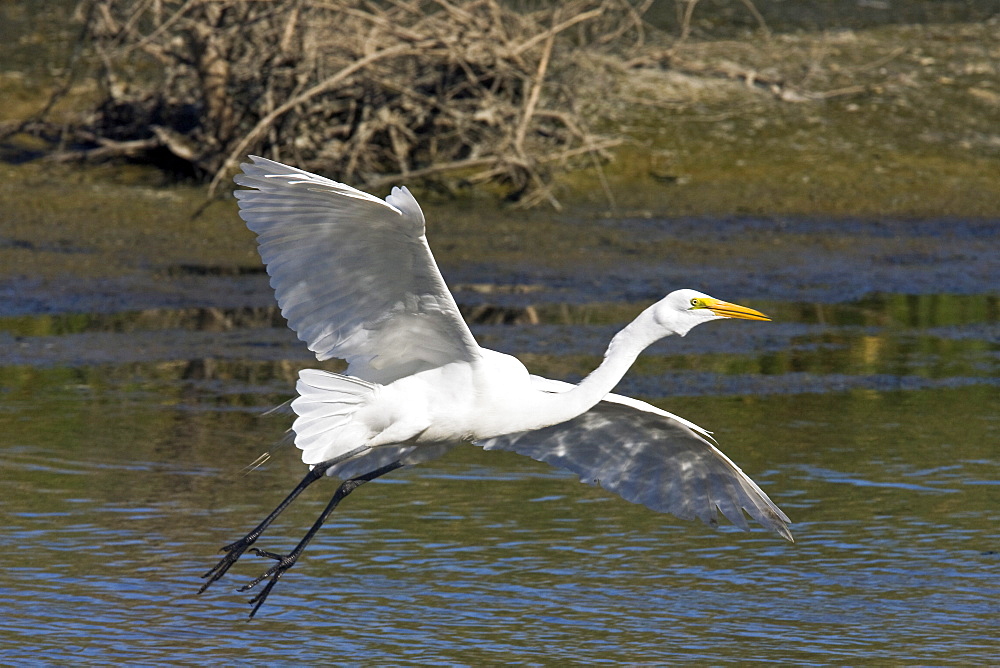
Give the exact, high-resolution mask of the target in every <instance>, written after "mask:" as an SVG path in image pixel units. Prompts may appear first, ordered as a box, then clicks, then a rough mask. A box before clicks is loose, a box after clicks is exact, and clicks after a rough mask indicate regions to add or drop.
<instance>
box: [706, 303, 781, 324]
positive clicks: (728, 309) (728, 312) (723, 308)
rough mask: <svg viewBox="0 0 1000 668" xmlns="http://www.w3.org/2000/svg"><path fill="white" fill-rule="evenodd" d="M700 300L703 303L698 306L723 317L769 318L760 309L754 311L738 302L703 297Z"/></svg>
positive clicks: (744, 318)
mask: <svg viewBox="0 0 1000 668" xmlns="http://www.w3.org/2000/svg"><path fill="white" fill-rule="evenodd" d="M701 301H702V302H703V303H702V304H701V305H700V306H699V307H698V308H707V309H708V310H709V311H711V312H712V313H714V314H715V315H720V316H722V317H723V318H741V319H743V320H770V318H768V317H767V316H766V315H764V314H763V313H761V312H760V311H755V310H753V309H752V308H747V307H746V306H740V305H739V304H731V303H729V302H724V301H722V300H721V299H703V300H701Z"/></svg>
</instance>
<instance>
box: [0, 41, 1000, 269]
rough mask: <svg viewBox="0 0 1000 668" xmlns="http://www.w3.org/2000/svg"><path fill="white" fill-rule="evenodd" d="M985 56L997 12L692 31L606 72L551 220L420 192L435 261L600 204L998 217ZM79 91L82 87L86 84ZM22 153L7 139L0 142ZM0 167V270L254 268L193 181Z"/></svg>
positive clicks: (551, 232) (642, 209)
mask: <svg viewBox="0 0 1000 668" xmlns="http://www.w3.org/2000/svg"><path fill="white" fill-rule="evenodd" d="M720 63H721V64H722V67H720V66H719V64H720ZM997 63H1000V23H998V22H997V21H993V22H987V23H984V24H950V25H930V26H887V27H879V28H873V29H868V30H863V31H836V32H819V33H816V32H813V33H798V34H791V35H778V36H774V37H772V38H770V39H766V40H765V39H757V40H740V41H700V42H695V41H691V42H688V43H686V44H684V45H683V46H682V47H681V48H680V49H675V50H674V51H673V52H671V53H669V54H667V53H664V54H662V58H661V59H659V60H658V59H656V58H653V59H652V60H648V61H646V62H644V63H640V64H637V65H635V66H632V67H623V66H621V65H614V66H608V67H606V68H605V70H604V71H605V72H606V76H607V78H608V79H607V82H606V83H607V86H608V89H609V90H610V91H612V94H609V96H608V98H607V99H606V100H599V101H589V102H588V103H587V104H588V107H589V111H588V113H589V114H590V115H591V117H592V118H593V119H594V120H593V123H594V124H595V126H598V125H599V126H602V127H601V130H602V131H603V132H608V133H615V134H617V135H619V136H622V137H624V138H626V142H625V143H624V144H623V145H622V146H621V147H620V148H618V149H616V152H615V153H614V154H613V160H612V161H611V162H609V163H608V164H606V165H605V166H604V168H603V171H604V175H605V181H604V183H602V181H601V179H599V178H598V175H597V172H595V171H594V170H592V169H591V170H580V171H575V172H570V173H568V174H566V175H563V176H560V177H558V179H557V182H556V184H557V185H556V190H555V192H556V194H557V196H558V198H559V200H560V201H561V202H562V203H563V204H564V205H565V206H566V211H564V212H563V213H562V214H557V215H554V214H553V213H552V212H551V211H550V210H537V211H534V212H531V213H530V214H528V215H527V218H526V217H525V214H523V213H518V214H517V215H513V214H511V212H509V211H506V210H505V209H504V206H503V205H502V204H500V203H499V202H498V201H497V200H496V199H493V198H492V197H491V196H489V195H483V194H478V195H474V194H472V193H470V192H468V191H462V190H461V189H460V190H459V191H458V192H459V193H460V199H459V200H458V201H456V200H453V199H450V198H449V199H443V198H441V197H440V196H438V195H436V194H435V193H430V192H424V193H421V192H419V190H418V193H417V194H418V196H419V197H420V198H421V200H422V201H423V202H425V203H426V204H427V205H428V208H430V209H431V210H432V211H431V212H430V215H431V220H432V228H433V230H432V233H433V234H434V237H435V248H436V250H437V252H438V254H439V256H440V257H441V259H442V260H444V261H448V260H449V259H453V260H457V261H461V260H465V259H473V258H476V257H482V256H483V255H484V254H486V253H489V254H490V256H491V257H496V256H497V255H498V254H499V255H504V254H509V255H510V258H511V259H512V260H516V259H517V258H518V257H519V256H522V255H523V253H525V252H530V251H531V249H537V248H538V243H544V244H545V245H546V247H547V248H550V249H551V250H552V252H553V253H556V254H558V253H566V254H568V255H574V254H579V253H580V252H582V251H580V249H578V248H576V245H575V242H574V241H573V237H574V236H577V235H574V234H573V233H572V231H570V230H564V229H561V227H562V226H563V225H564V224H571V225H573V226H576V228H585V227H586V226H588V225H589V223H587V222H586V221H587V220H588V219H593V218H597V217H601V216H603V215H607V214H608V212H613V213H616V214H619V215H650V216H688V215H703V214H705V215H734V214H735V215H740V214H751V215H806V216H838V217H852V216H861V217H872V216H892V217H952V216H954V217H990V218H991V217H1000V71H998V70H1000V65H997ZM0 85H2V87H3V89H4V90H3V91H2V93H3V95H4V96H5V98H7V99H11V100H16V101H17V105H16V106H14V105H12V106H11V107H8V108H7V109H6V110H5V111H2V112H0V113H2V114H4V115H5V118H4V119H0V120H9V119H10V118H11V116H10V114H11V113H12V111H11V110H12V109H13V110H15V111H17V112H18V113H23V112H24V111H25V110H26V109H29V108H31V107H32V106H33V105H35V104H41V103H42V101H43V100H44V96H45V87H44V86H41V85H39V84H38V82H37V81H36V80H32V79H30V78H24V77H16V76H11V75H9V74H8V75H6V76H4V77H3V78H2V79H0ZM75 94H76V95H79V96H87V95H89V94H91V91H90V90H89V89H88V86H87V84H86V83H83V84H81V85H80V89H79V91H78V92H77V93H75ZM72 100H73V94H71V95H70V96H69V98H67V101H66V102H64V104H65V105H66V108H67V109H68V108H71V107H72ZM582 102H586V101H582ZM31 148H33V147H32V146H31V144H30V141H28V140H26V139H25V138H23V137H15V138H13V139H12V140H10V141H9V142H8V143H7V145H6V146H5V147H4V151H5V152H6V153H7V155H8V156H12V155H15V154H20V153H19V152H20V151H21V150H22V149H31ZM0 176H2V179H0V202H2V206H3V210H4V214H3V219H2V221H0V267H2V270H0V273H2V274H3V275H5V276H7V277H17V276H41V277H45V276H56V275H75V276H94V277H99V276H113V275H119V274H122V273H129V272H132V271H148V270H153V271H160V270H164V269H165V268H169V267H172V266H176V265H179V264H185V263H190V264H203V265H211V266H219V265H221V266H256V265H257V263H258V259H257V258H256V256H255V254H254V251H253V243H252V236H251V235H250V234H249V233H248V232H247V231H246V230H245V228H244V227H243V225H242V223H241V221H240V220H239V219H238V217H237V216H236V215H235V207H234V205H233V203H232V201H231V200H229V199H228V198H224V199H222V200H218V201H214V202H211V203H207V204H206V202H205V200H204V189H203V187H201V186H198V185H192V184H187V185H184V184H181V185H178V184H171V183H170V182H169V180H168V179H167V177H166V176H164V175H163V174H161V173H159V172H158V171H156V170H154V169H151V168H144V167H135V166H125V167H123V166H120V165H118V166H116V165H103V166H87V167H81V166H78V165H69V164H67V165H56V164H52V163H48V162H45V161H43V160H32V161H27V162H24V163H21V164H13V163H7V164H2V165H0ZM605 185H606V186H607V189H606V188H605ZM608 191H609V192H610V195H611V197H610V200H609V197H608V196H607V192H608ZM463 193H464V194H463ZM463 197H464V199H462V198H463ZM609 201H610V202H613V206H612V205H611V204H609ZM526 221H527V222H528V223H529V224H526ZM487 227H488V229H489V230H490V234H483V233H482V230H483V229H487ZM529 228H530V229H529ZM578 231H579V229H578ZM508 236H509V237H510V238H512V239H514V241H511V242H510V243H509V244H507V245H506V246H505V242H504V239H505V238H507V237H508ZM560 238H562V239H565V242H564V244H565V248H563V247H562V245H563V244H560V243H559V242H556V241H553V240H555V239H560ZM508 246H509V247H508ZM587 252H588V253H592V252H593V249H588V250H587Z"/></svg>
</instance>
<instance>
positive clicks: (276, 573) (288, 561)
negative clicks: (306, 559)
mask: <svg viewBox="0 0 1000 668" xmlns="http://www.w3.org/2000/svg"><path fill="white" fill-rule="evenodd" d="M251 551H252V552H253V553H254V554H256V555H257V556H259V557H267V558H268V559H274V560H275V561H277V562H278V563H276V564H275V565H274V566H271V567H270V568H269V569H267V570H266V571H264V573H263V574H262V575H261V576H260V577H258V578H256V579H254V580H253V581H251V582H249V583H247V584H245V585H244V586H242V587H240V591H242V592H246V591H250V590H251V589H253V588H254V587H256V586H257V585H259V584H260V583H261V582H263V581H264V580H267V581H268V582H267V584H266V585H264V588H263V589H261V590H260V592H258V593H257V595H256V596H254V597H253V598H252V599H250V601H249V603H250V605H252V606H253V610H251V611H250V617H253V616H254V615H256V614H257V610H259V609H260V606H262V605H264V601H265V600H266V599H267V595H268V594H270V593H271V590H272V589H273V588H274V585H276V584H278V580H280V579H281V576H282V575H284V574H285V571H287V570H288V569H289V568H291V567H292V566H294V565H295V562H296V561H298V558H299V554H300V552H299V551H297V550H293V551H292V552H290V553H289V554H276V553H274V552H266V551H264V550H259V549H257V548H256V547H255V548H253V550H251Z"/></svg>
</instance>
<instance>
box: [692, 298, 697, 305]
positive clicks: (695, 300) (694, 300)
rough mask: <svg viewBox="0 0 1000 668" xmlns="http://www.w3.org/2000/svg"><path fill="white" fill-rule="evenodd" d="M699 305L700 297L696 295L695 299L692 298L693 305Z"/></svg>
mask: <svg viewBox="0 0 1000 668" xmlns="http://www.w3.org/2000/svg"><path fill="white" fill-rule="evenodd" d="M697 305H698V298H697V297H695V298H694V299H692V300H691V306H697Z"/></svg>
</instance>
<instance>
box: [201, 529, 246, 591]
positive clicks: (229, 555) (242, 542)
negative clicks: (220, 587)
mask: <svg viewBox="0 0 1000 668" xmlns="http://www.w3.org/2000/svg"><path fill="white" fill-rule="evenodd" d="M256 540H257V535H255V534H250V535H247V536H244V537H243V538H240V539H239V540H237V541H233V542H232V543H230V544H229V545H226V546H224V547H223V548H222V549H221V550H219V551H220V552H225V553H226V556H224V557H223V558H222V559H220V560H219V563H217V564H216V565H215V566H213V567H212V569H211V570H209V571H208V572H207V573H205V574H204V575H202V576H201V577H203V578H208V582H206V583H205V584H203V585H202V586H201V589H199V590H198V593H199V594H200V593H201V592H203V591H205V590H206V589H208V588H209V587H210V586H211V585H212V583H214V582H215V581H216V580H218V579H219V578H221V577H222V576H223V575H225V574H226V571H228V570H229V569H230V567H232V565H233V564H235V563H236V562H237V561H239V558H240V557H242V556H243V553H244V552H246V551H247V548H249V547H250V546H251V545H253V544H254V541H256Z"/></svg>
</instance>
